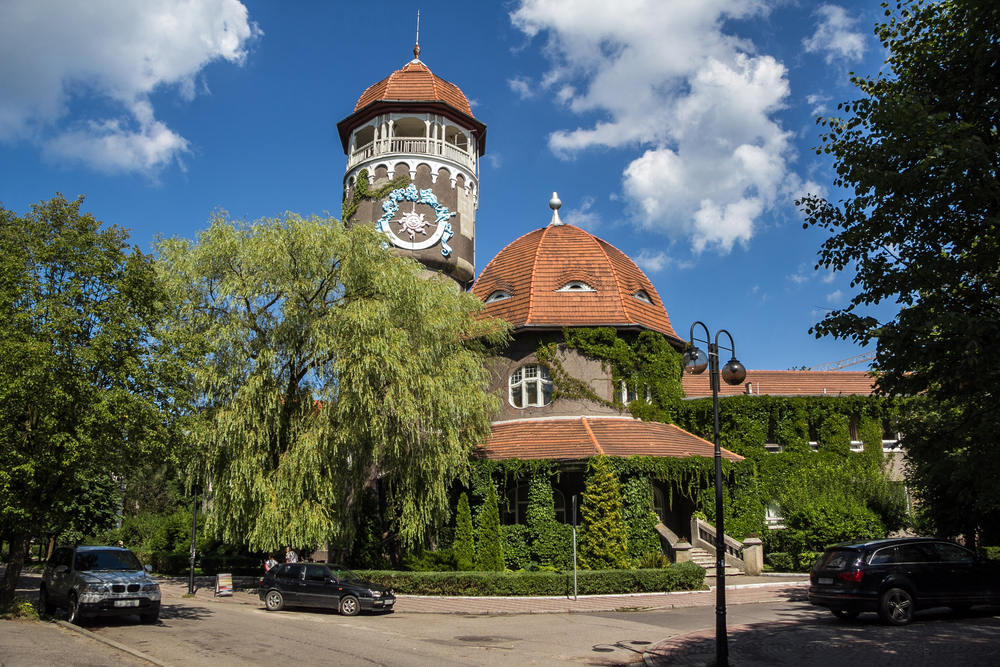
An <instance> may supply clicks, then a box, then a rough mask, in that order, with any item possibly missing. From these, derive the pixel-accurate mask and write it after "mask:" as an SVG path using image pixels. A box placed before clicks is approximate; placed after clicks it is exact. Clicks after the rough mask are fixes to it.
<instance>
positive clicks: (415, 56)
mask: <svg viewBox="0 0 1000 667" xmlns="http://www.w3.org/2000/svg"><path fill="white" fill-rule="evenodd" d="M413 59H414V60H420V10H419V9H418V10H417V44H416V46H414V47H413Z"/></svg>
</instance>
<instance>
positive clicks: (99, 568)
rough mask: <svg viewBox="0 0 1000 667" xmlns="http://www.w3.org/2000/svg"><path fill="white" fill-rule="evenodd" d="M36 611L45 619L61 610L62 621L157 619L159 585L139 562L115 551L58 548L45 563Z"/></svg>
mask: <svg viewBox="0 0 1000 667" xmlns="http://www.w3.org/2000/svg"><path fill="white" fill-rule="evenodd" d="M38 606H39V608H40V609H41V610H42V611H44V612H45V613H46V614H52V613H54V612H55V610H56V607H65V608H66V611H67V620H69V622H70V623H78V622H79V621H80V619H82V618H84V617H86V616H121V615H126V614H138V615H139V620H140V621H142V622H143V623H156V621H157V619H158V618H159V617H160V586H159V584H157V583H156V579H154V578H153V577H152V576H150V575H149V574H148V573H147V572H146V571H145V569H144V568H143V567H142V565H140V564H139V559H138V558H136V557H135V554H133V553H132V552H131V551H129V550H128V549H122V548H120V547H57V548H56V550H55V551H53V552H52V556H51V557H50V558H49V560H48V562H47V563H46V564H45V571H44V572H43V573H42V585H41V589H40V590H39V592H38Z"/></svg>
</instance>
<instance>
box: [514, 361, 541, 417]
mask: <svg viewBox="0 0 1000 667" xmlns="http://www.w3.org/2000/svg"><path fill="white" fill-rule="evenodd" d="M509 387H510V404H511V405H513V406H514V407H515V408H527V407H530V406H533V405H534V406H542V405H548V404H549V403H551V402H552V378H550V377H549V369H547V368H546V367H545V366H543V365H541V364H528V365H527V366H521V367H520V368H518V369H517V370H516V371H514V372H513V373H511V374H510V382H509Z"/></svg>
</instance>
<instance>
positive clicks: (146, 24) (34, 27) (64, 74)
mask: <svg viewBox="0 0 1000 667" xmlns="http://www.w3.org/2000/svg"><path fill="white" fill-rule="evenodd" d="M3 12H4V20H3V21H0V62H3V63H4V65H3V67H2V68H0V141H8V142H10V141H28V142H31V143H34V144H35V145H38V146H39V147H41V148H42V150H43V152H44V154H45V155H46V156H47V157H48V158H50V159H53V160H69V161H74V162H82V163H84V164H86V165H88V166H89V167H92V168H94V169H98V170H100V171H105V172H110V173H113V172H123V171H124V172H140V173H145V174H148V175H150V176H155V175H156V174H157V173H159V172H160V171H161V170H162V169H163V168H164V167H166V166H167V165H169V164H170V163H172V162H173V161H175V160H177V161H179V160H180V157H181V156H182V155H183V154H184V153H185V152H188V151H189V146H190V144H189V142H188V140H187V139H185V138H184V137H182V136H180V135H179V134H178V133H176V132H175V131H173V130H171V129H170V128H169V127H167V126H166V125H165V124H164V123H163V122H162V121H159V120H157V119H156V117H155V111H154V109H153V106H152V104H151V102H150V94H151V93H153V92H154V91H156V92H162V91H163V90H164V89H169V88H172V89H174V90H175V91H176V93H177V95H178V96H179V97H180V98H181V99H183V100H191V99H193V98H194V96H195V90H196V88H197V85H196V82H197V81H198V76H199V74H200V73H201V71H202V69H203V68H204V67H205V66H206V65H207V64H208V63H210V62H212V61H215V60H219V59H224V60H227V61H229V62H231V63H234V64H237V65H241V64H242V63H243V62H244V60H245V58H246V47H247V43H248V42H249V41H250V40H252V39H253V38H255V37H257V36H259V35H262V34H263V33H262V32H261V31H260V29H259V28H258V27H257V26H256V24H254V23H252V22H250V21H249V19H248V16H247V9H246V7H244V6H243V5H242V4H241V3H240V2H238V0H126V1H123V0H87V2H79V1H78V0H48V1H47V2H37V0H6V1H5V2H4V6H3ZM198 85H204V84H203V83H202V82H198ZM71 106H72V107H73V108H74V109H82V111H78V112H77V111H74V112H72V113H71V111H70V109H71ZM96 108H104V109H105V111H103V112H100V113H98V112H96V111H91V112H90V113H88V111H89V110H91V109H96ZM109 115H111V117H108V116H109ZM101 116H103V117H101ZM182 166H183V165H182Z"/></svg>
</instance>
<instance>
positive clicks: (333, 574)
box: [258, 563, 396, 616]
mask: <svg viewBox="0 0 1000 667" xmlns="http://www.w3.org/2000/svg"><path fill="white" fill-rule="evenodd" d="M258 593H259V594H260V599H261V600H263V602H264V606H265V607H267V610H268V611H281V610H282V609H284V608H285V607H286V606H289V607H326V608H328V609H337V610H339V611H340V613H341V614H343V615H344V616H357V615H358V614H359V613H360V612H361V611H362V610H364V611H392V607H393V605H394V604H395V602H396V596H395V595H393V593H392V591H391V590H387V589H386V588H385V587H384V586H379V585H378V584H373V583H370V582H367V581H364V580H363V579H361V577H359V576H358V575H356V574H354V573H353V572H351V571H350V570H348V569H347V568H346V567H344V566H342V565H329V566H327V565H324V564H323V563H282V564H281V565H277V566H275V567H272V568H271V569H270V570H269V571H268V573H267V574H265V575H264V576H263V577H262V578H261V580H260V588H259V590H258Z"/></svg>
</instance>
